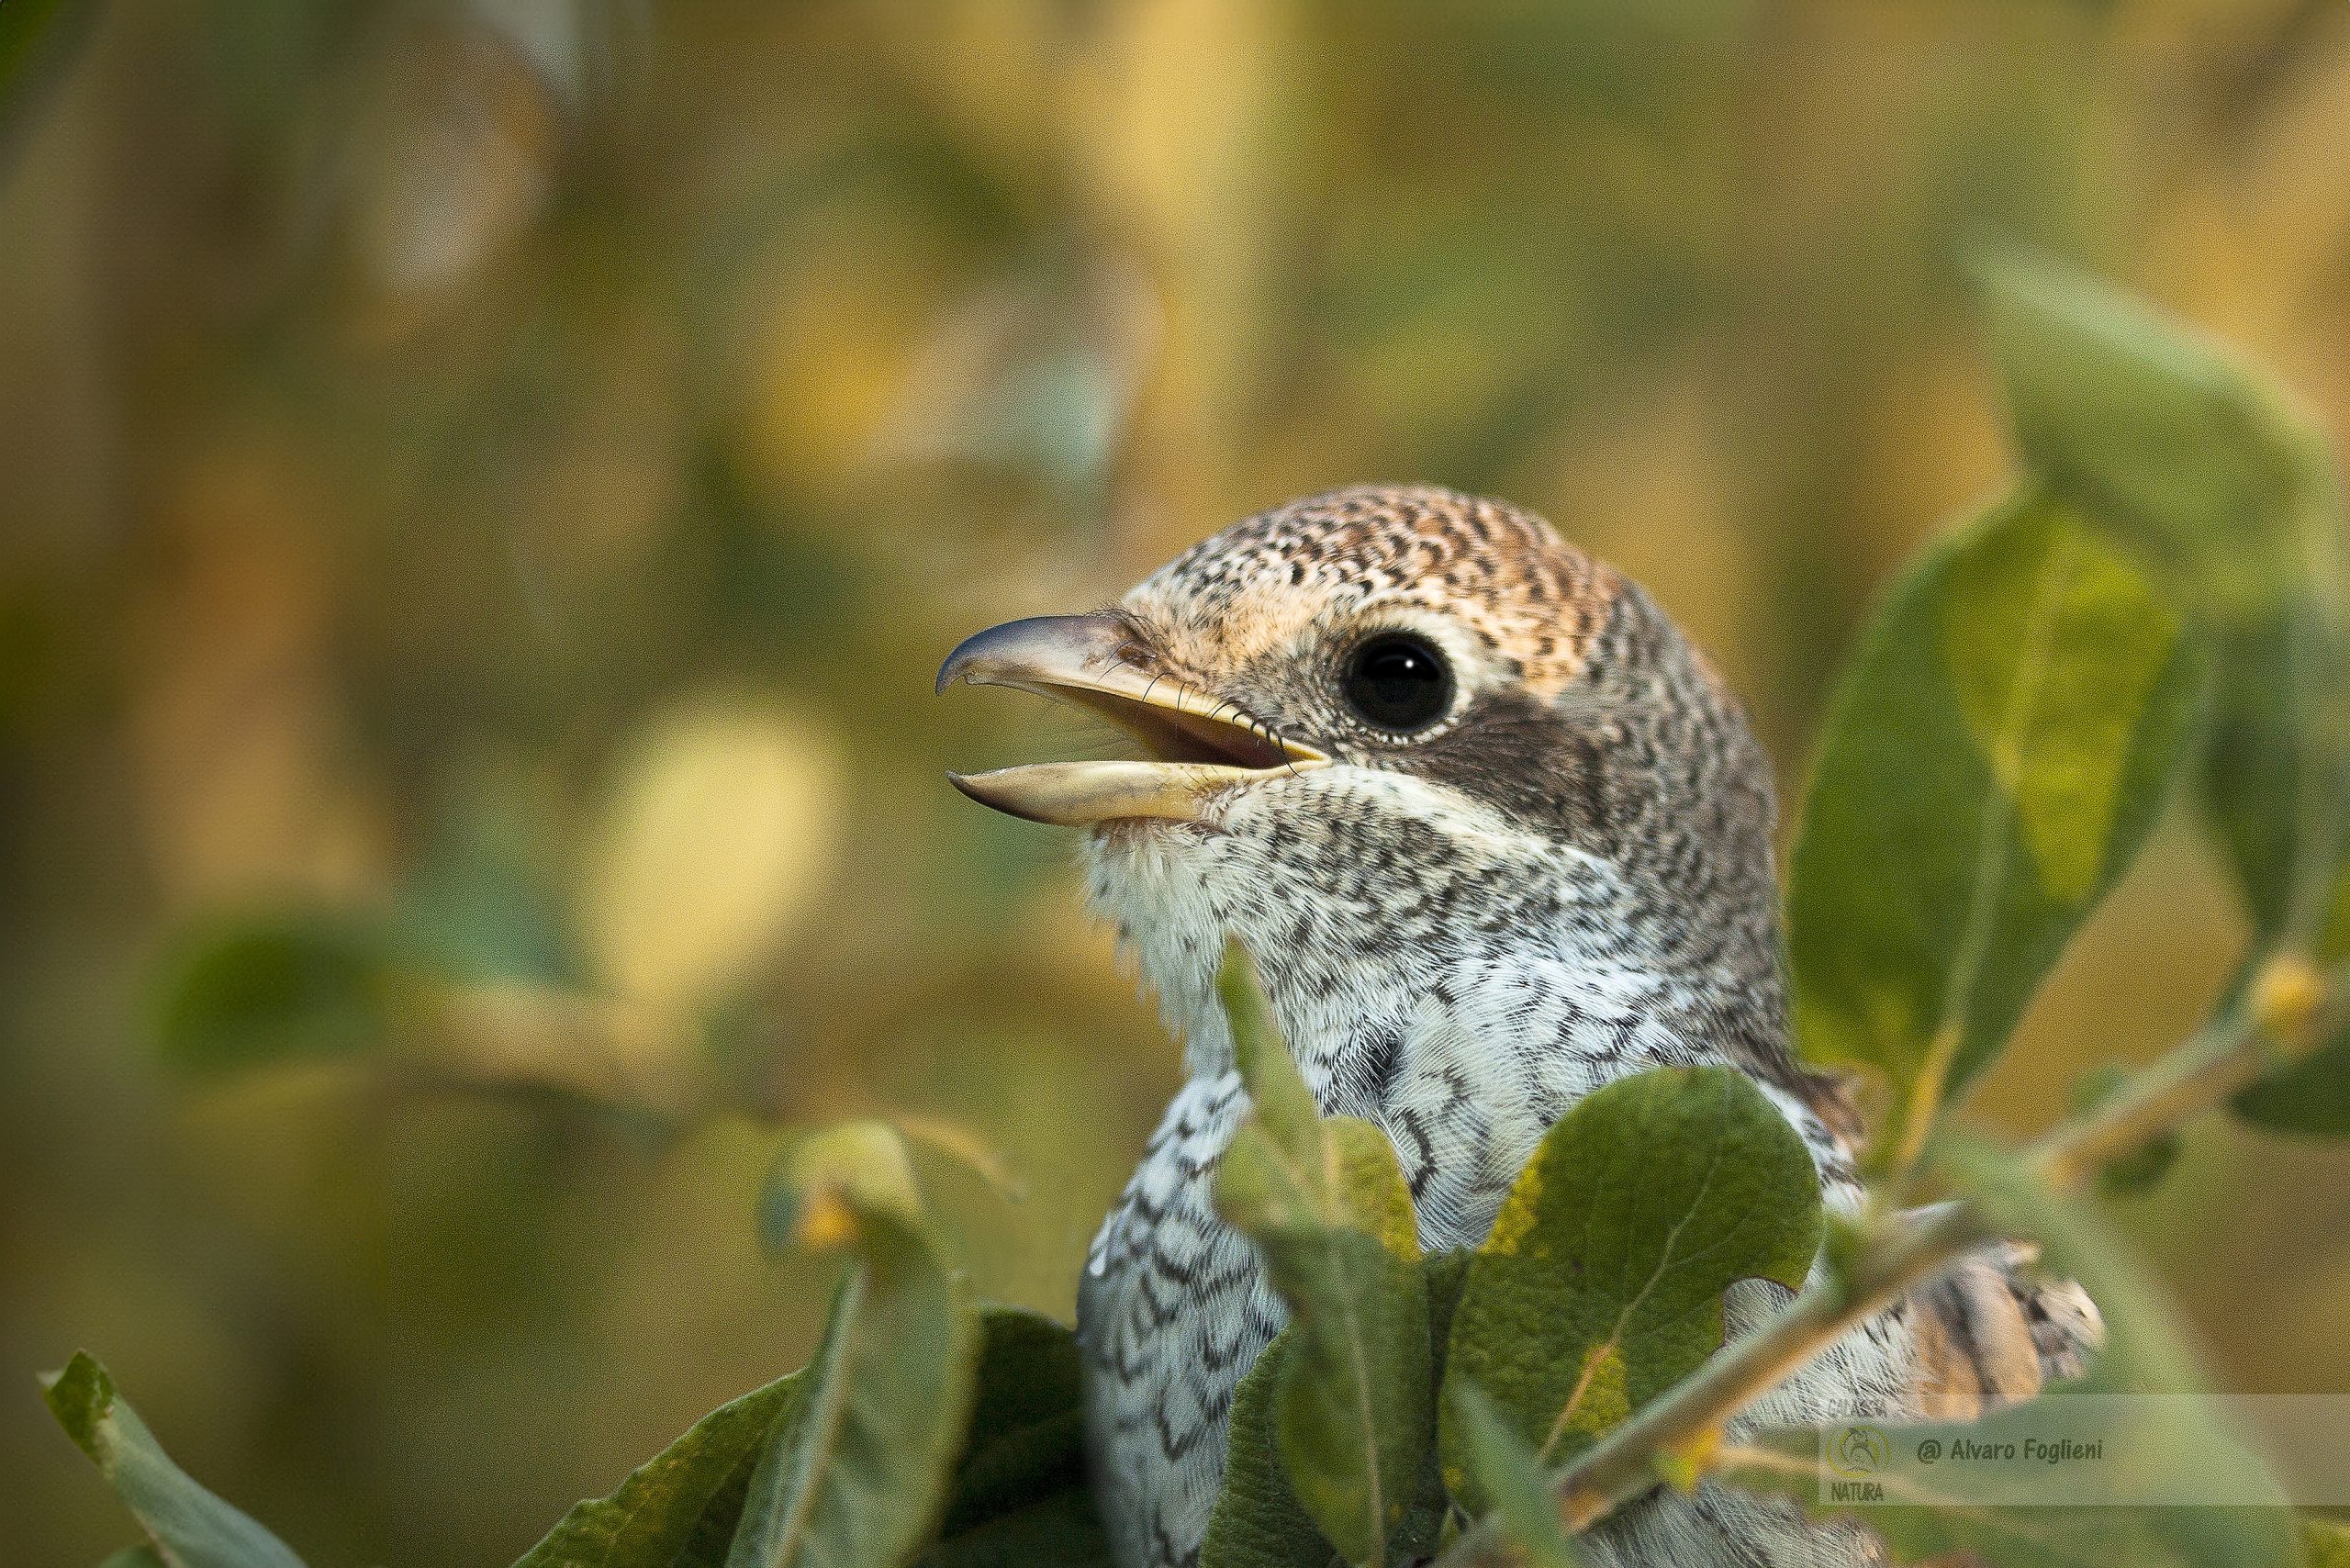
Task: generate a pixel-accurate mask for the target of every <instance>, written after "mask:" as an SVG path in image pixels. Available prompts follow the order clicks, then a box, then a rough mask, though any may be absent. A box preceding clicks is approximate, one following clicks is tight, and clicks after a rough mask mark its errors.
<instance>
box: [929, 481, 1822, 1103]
mask: <svg viewBox="0 0 2350 1568" xmlns="http://www.w3.org/2000/svg"><path fill="white" fill-rule="evenodd" d="M958 679H959V680H968V681H970V682H973V683H977V684H991V685H1002V686H1012V687H1017V688H1021V689H1026V690H1029V691H1032V692H1037V693H1041V694H1043V695H1045V696H1048V697H1052V698H1055V699H1057V700H1062V701H1066V702H1070V703H1075V704H1077V705H1080V706H1081V707H1084V708H1087V709H1091V710H1092V711H1095V712H1097V713H1099V714H1101V715H1102V716H1104V717H1106V718H1108V719H1109V720H1111V721H1112V722H1114V723H1116V724H1118V725H1120V726H1121V727H1123V728H1125V730H1127V731H1129V732H1130V733H1131V734H1133V735H1134V736H1135V737H1136V739H1138V740H1139V741H1140V742H1141V743H1142V745H1143V746H1144V747H1145V748H1146V749H1147V751H1148V753H1149V754H1150V755H1149V756H1148V757H1147V758H1146V759H1143V760H1126V761H1107V760H1104V761H1080V762H1049V763H1040V764H1035V765H1031V766H1027V767H1010V768H1004V769H1002V770H999V771H996V772H991V773H981V774H976V775H969V776H961V775H957V776H953V777H954V781H955V783H956V784H957V787H958V788H960V789H961V790H963V791H964V792H965V793H967V794H968V795H969V796H971V797H972V798H973V799H974V800H977V801H981V802H982V803H984V804H986V805H989V806H992V807H994V808H995V809H996V810H998V811H1002V812H1010V813H1012V814H1013V815H1016V816H1023V817H1027V818H1030V819H1032V820H1035V821H1038V822H1045V823H1060V824H1065V825H1069V826H1076V827H1081V828H1084V829H1086V830H1088V834H1089V844H1088V858H1089V862H1090V882H1091V892H1092V896H1093V899H1094V902H1095V903H1096V904H1097V906H1098V907H1099V908H1101V909H1102V911H1103V912H1104V913H1106V914H1108V915H1109V916H1110V917H1111V918H1112V919H1113V921H1115V922H1116V924H1117V926H1118V929H1119V932H1120V935H1121V936H1122V937H1123V938H1124V940H1125V943H1126V945H1127V946H1129V947H1130V948H1131V949H1132V950H1133V951H1134V952H1135V953H1136V955H1138V957H1139V958H1140V961H1141V963H1142V966H1143V968H1144V969H1145V971H1146V974H1147V977H1148V978H1149V980H1151V981H1152V982H1153V984H1154V985H1155V986H1156V987H1157V989H1158V991H1159V992H1160V995H1161V998H1162V1000H1163V1002H1165V1003H1166V1005H1167V1007H1168V1009H1169V1014H1170V1017H1171V1019H1172V1020H1173V1021H1174V1022H1175V1023H1176V1025H1177V1026H1178V1027H1179V1029H1181V1031H1182V1032H1183V1033H1184V1034H1185V1035H1186V1036H1187V1037H1188V1038H1189V1039H1190V1042H1191V1045H1192V1049H1193V1053H1194V1057H1195V1058H1206V1060H1207V1061H1208V1062H1209V1063H1210V1064H1211V1065H1212V1064H1213V1062H1214V1059H1216V1058H1218V1057H1219V1056H1220V1054H1221V1052H1222V1050H1223V1049H1224V1039H1223V1036H1222V1032H1221V1020H1220V1017H1218V1016H1217V1015H1216V1014H1215V1012H1214V1007H1213V1005H1212V1003H1211V1002H1210V1001H1209V998H1210V994H1211V991H1210V977H1211V972H1212V970H1213V968H1214V962H1215V958H1216V955H1217V954H1218V953H1219V952H1220V951H1221V949H1222V946H1223V943H1224V938H1225V935H1226V934H1227V933H1229V934H1231V935H1237V936H1238V937H1240V939H1241V940H1242V941H1243V942H1244V943H1245V944H1247V946H1248V947H1249V948H1250V950H1251V951H1252V952H1253V953H1254V954H1255V955H1256V957H1257V959H1258V964H1259V970H1260V971H1261V972H1262V973H1263V974H1264V976H1265V979H1266V983H1267V987H1268V990H1269V991H1270V994H1271V997H1272V1000H1273V1002H1274V1004H1275V1008H1276V1012H1277V1013H1278V1014H1280V1015H1281V1021H1282V1023H1283V1025H1284V1026H1285V1027H1286V1028H1288V1029H1289V1031H1290V1032H1291V1034H1292V1039H1293V1040H1294V1039H1295V1038H1296V1037H1297V1036H1298V1034H1299V1032H1300V1030H1301V1027H1303V1028H1304V1029H1305V1030H1306V1031H1307V1032H1309V1033H1311V1032H1314V1031H1315V1030H1316V1029H1322V1030H1324V1032H1326V1030H1327V1029H1331V1028H1335V1029H1338V1030H1339V1031H1341V1032H1342V1033H1343V1032H1346V1031H1348V1030H1359V1029H1360V1027H1361V1022H1360V1021H1361V1020H1362V1019H1364V1018H1366V1017H1374V1016H1377V1015H1379V1014H1381V1013H1382V1010H1384V1011H1387V1012H1393V1010H1394V1009H1396V1008H1398V1007H1404V1006H1408V1005H1410V1004H1411V999H1412V998H1413V997H1415V996H1418V995H1423V994H1425V993H1426V992H1427V988H1430V987H1459V986H1461V985H1464V984H1473V983H1474V981H1473V980H1465V979H1464V976H1465V975H1468V974H1470V973H1471V972H1472V971H1473V972H1474V973H1480V974H1483V973H1490V974H1492V975H1494V977H1496V979H1495V983H1497V984H1506V983H1508V981H1507V980H1506V979H1505V977H1506V976H1508V975H1509V974H1510V973H1511V972H1512V971H1516V972H1517V973H1518V974H1519V975H1520V976H1521V977H1523V975H1524V974H1526V973H1527V972H1529V966H1531V967H1533V968H1534V969H1539V967H1540V966H1542V965H1545V964H1553V965H1556V964H1566V965H1576V964H1580V965H1583V966H1585V967H1586V968H1588V967H1591V966H1600V967H1607V966H1615V967H1617V968H1619V969H1624V970H1625V971H1626V972H1628V973H1637V974H1639V975H1643V976H1648V977H1651V978H1653V977H1659V976H1662V977H1664V978H1665V979H1668V980H1673V981H1674V982H1675V983H1676V984H1677V985H1678V986H1679V987H1680V989H1681V990H1682V991H1684V993H1689V994H1690V995H1691V996H1692V997H1693V998H1694V999H1695V1001H1696V1002H1698V1003H1699V1004H1704V998H1705V997H1706V996H1716V995H1718V996H1722V997H1724V999H1725V1001H1726V1000H1727V998H1728V996H1729V994H1730V993H1735V994H1736V995H1737V997H1738V998H1739V999H1740V1002H1741V1005H1743V1006H1744V1007H1746V1008H1747V1009H1748V1010H1750V1011H1753V1012H1757V1013H1759V1015H1760V1016H1761V1018H1762V1021H1763V1025H1764V1027H1763V1029H1762V1033H1764V1034H1768V1035H1771V1036H1774V1038H1773V1039H1772V1040H1770V1041H1765V1042H1763V1043H1762V1044H1761V1045H1758V1047H1756V1048H1757V1049H1760V1050H1764V1051H1767V1052H1775V1051H1776V1049H1777V1047H1776V1045H1775V1033H1776V1031H1777V1029H1778V1026H1779V1025H1778V1022H1777V1014H1778V1006H1779V1003H1778V995H1779V990H1778V962H1777V935H1776V895H1775V891H1774V879H1773V873H1772V867H1771V847H1770V838H1771V828H1772V811H1773V807H1772V792H1771V782H1770V772H1769V767H1768V764H1767V761H1766V759H1765V758H1764V756H1763V755H1762V751H1761V749H1760V747H1759V746H1758V745H1756V743H1755V741H1754V739H1753V737H1752V735H1751V733H1750V731H1749V730H1748V728H1747V725H1746V723H1745V721H1744V719H1743V717H1742V716H1741V715H1740V711H1739V710H1738V706H1737V704H1736V703H1735V701H1734V700H1731V699H1730V698H1729V695H1728V694H1727V692H1726V691H1725V690H1724V689H1723V687H1722V686H1721V683H1720V682H1719V680H1718V678H1716V676H1715V675H1714V674H1713V672H1712V670H1711V669H1710V668H1709V667H1708V666H1707V664H1706V662H1705V661H1704V659H1703V658H1702V656H1701V655H1698V654H1697V653H1696V652H1695V649H1694V648H1692V647H1691V646H1690V644H1688V643H1687V642H1686V641H1685V640H1684V638H1683V637H1682V635H1681V634H1680V633H1679V632H1678V631H1677V630H1676V629H1675V628H1674V626H1673V623H1672V622H1670V621H1669V620H1668V619H1667V618H1666V617H1665V616H1664V614H1663V613H1662V611H1661V610H1658V608H1657V607H1656V605H1655V604H1654V602H1653V601H1652V600H1651V599H1650V598H1649V597H1648V595H1647V594H1646V593H1645V592H1644V591H1642V589H1641V588H1639V586H1638V585H1637V584H1635V583H1633V582H1631V581H1630V580H1629V579H1628V578H1626V577H1622V576H1620V575H1618V574H1617V572H1615V571H1614V570H1612V569H1611V568H1609V567H1608V566H1606V565H1604V564H1602V563H1600V562H1597V561H1595V560H1593V559H1592V558H1591V557H1589V556H1587V555H1585V554H1583V553H1582V552H1580V551H1578V550H1576V549H1575V548H1574V547H1572V545H1570V544H1568V543H1565V542H1564V541H1563V540H1561V538H1560V537H1559V536H1558V535H1557V534H1556V533H1555V532H1553V531H1552V530H1551V529H1550V525H1549V524H1547V523H1545V522H1544V521H1541V520H1540V519H1539V518H1536V517H1534V516H1531V515H1530V514H1528V513H1527V512H1524V511H1521V510H1517V509H1516V508H1513V507H1510V506H1507V505H1505V504H1503V503H1501V502H1497V501H1492V500H1484V499H1479V498H1471V497H1467V496H1462V495H1459V494H1455V493H1453V492H1451V491H1448V490H1442V489H1437V488H1432V487H1356V488H1349V489H1344V490H1337V491H1333V492H1330V493H1328V494H1326V495H1321V496H1315V497H1313V498H1308V499H1304V500H1301V501H1296V502H1292V504H1290V505H1288V506H1285V507H1281V508H1279V509H1277V510H1272V511H1269V512H1265V513H1261V514H1259V516H1256V517H1252V518H1249V519H1248V520H1246V521H1242V522H1239V523H1237V524H1235V525H1234V526H1233V527H1231V528H1229V529H1227V530H1225V532H1222V533H1219V534H1217V535H1215V536H1214V537H1213V538H1211V539H1208V540H1206V541H1204V542H1203V543H1200V544H1198V545H1196V546H1194V547H1193V548H1192V549H1191V550H1189V551H1187V552H1185V553H1184V554H1182V555H1181V556H1179V557H1178V558H1176V559H1175V560H1174V561H1172V562H1170V563H1169V564H1168V565H1167V566H1164V567H1162V568H1161V569H1160V570H1158V572H1156V573H1154V574H1153V575H1152V576H1151V577H1148V578H1147V580H1145V581H1144V582H1143V583H1142V584H1141V585H1140V586H1138V587H1137V588H1135V589H1133V590H1132V591H1131V592H1129V593H1128V594H1127V595H1126V596H1125V598H1124V599H1120V600H1119V601H1118V602H1117V603H1116V604H1115V605H1113V606H1112V607H1110V608H1108V609H1106V610H1098V611H1095V612H1093V613H1090V614H1083V615H1070V616H1047V617H1044V618H1040V619H1036V620H1030V621H1017V622H1011V623H1010V624H1008V625H1003V626H998V627H995V628H993V629H992V630H990V631H986V632H982V633H979V634H978V635H976V636H974V637H972V638H970V639H969V640H968V641H967V642H965V643H964V644H962V645H961V646H960V647H958V648H957V649H956V650H955V651H954V653H953V654H952V655H949V656H948V658H947V660H946V665H945V666H944V667H942V668H941V670H940V671H939V678H938V684H939V687H940V689H942V690H943V689H945V688H946V686H948V685H949V684H951V683H953V682H955V681H957V680H958ZM1692 988H1695V991H1692ZM1495 1004H1496V1005H1500V1004H1501V1003H1499V1002H1496V1003H1495ZM1324 1014H1326V1016H1322V1015H1324Z"/></svg>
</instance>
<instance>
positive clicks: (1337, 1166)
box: [1215, 946, 1434, 1563]
mask: <svg viewBox="0 0 2350 1568" xmlns="http://www.w3.org/2000/svg"><path fill="white" fill-rule="evenodd" d="M1218 983H1219V989H1220V991H1221V992H1222V994H1223V997H1224V999H1225V1009H1226V1015H1227V1017H1228V1018H1229V1019H1230V1021H1231V1025H1232V1031H1233V1041H1234V1047H1235V1056H1236V1059H1237V1062H1238V1064H1239V1067H1240V1072H1241V1078H1242V1081H1243V1082H1244V1083H1246V1084H1247V1086H1248V1092H1249V1097H1250V1101H1251V1104H1252V1106H1253V1107H1254V1109H1253V1112H1252V1114H1251V1115H1250V1117H1249V1119H1248V1121H1247V1122H1245V1123H1243V1124H1242V1126H1241V1127H1240V1129H1239V1130H1238V1131H1237V1133H1236V1134H1235V1135H1234V1137H1233V1139H1232V1142H1231V1145H1230V1146H1229V1147H1228V1148H1226V1149H1225V1153H1224V1158H1223V1160H1222V1162H1221V1164H1220V1165H1219V1166H1218V1168H1217V1170H1216V1177H1215V1201H1216V1207H1217V1208H1218V1210H1219V1211H1220V1212H1221V1213H1222V1214H1223V1215H1225V1218H1227V1219H1229V1220H1230V1221H1231V1222H1232V1223H1233V1224H1234V1225H1235V1226H1238V1227H1239V1228H1240V1229H1241V1230H1243V1231H1246V1232H1247V1233H1248V1237H1249V1238H1250V1239H1251V1240H1253V1241H1254V1242H1255V1243H1256V1244H1257V1248H1258V1250H1259V1252H1260V1253H1261V1254H1262V1255H1263V1257H1264V1261H1265V1272H1266V1277H1267V1278H1268V1279H1269V1280H1270V1282H1271V1283H1272V1286H1273V1289H1274V1290H1275V1291H1276V1292H1278V1293H1279V1294H1280V1295H1281V1299H1282V1301H1283V1302H1284V1303H1285V1304H1287V1305H1288V1307H1289V1309H1290V1315H1291V1318H1292V1327H1291V1329H1290V1331H1289V1336H1288V1338H1289V1340H1290V1344H1289V1348H1288V1350H1287V1351H1286V1353H1285V1354H1284V1356H1283V1358H1282V1361H1281V1372H1280V1376H1279V1381H1278V1383H1276V1384H1275V1386H1274V1388H1273V1391H1272V1428H1273V1433H1274V1439H1275V1442H1276V1444H1277V1446H1278V1449H1279V1451H1280V1456H1281V1464H1282V1467H1283V1469H1284V1470H1285V1472H1286V1474H1287V1478H1288V1481H1289V1483H1290V1484H1291V1485H1292V1487H1293V1488H1294V1491H1295V1495H1296V1497H1297V1498H1298V1500H1299V1502H1300V1503H1301V1504H1302V1505H1303V1506H1304V1509H1305V1510H1306V1512H1307V1513H1308V1514H1309V1515H1310V1516H1311V1517H1312V1518H1313V1519H1314V1520H1315V1523H1316V1524H1317V1525H1318V1526H1319V1527H1320V1529H1321V1533H1322V1534H1323V1535H1324V1536H1326V1537H1327V1538H1328V1540H1330V1542H1331V1543H1332V1544H1333V1545H1334V1546H1336V1547H1337V1549H1338V1551H1339V1552H1340V1553H1341V1554H1342V1555H1344V1556H1345V1557H1346V1559H1347V1560H1348V1562H1358V1563H1364V1562H1383V1561H1384V1560H1385V1555H1386V1551H1387V1542H1388V1540H1389V1537H1390V1536H1391V1535H1392V1534H1393V1531H1394V1530H1395V1529H1396V1527H1397V1526H1399V1525H1400V1524H1402V1523H1403V1521H1404V1515H1405V1514H1406V1512H1407V1511H1408V1510H1409V1508H1410V1506H1411V1504H1412V1501H1413V1496H1414V1493H1415V1490H1416V1485H1417V1482H1418V1479H1419V1473H1420V1467H1421V1462H1422V1460H1423V1459H1424V1457H1425V1456H1426V1454H1427V1445H1428V1439H1429V1437H1430V1433H1431V1429H1432V1428H1433V1426H1434V1413H1433V1411H1432V1409H1431V1403H1432V1400H1433V1398H1434V1393H1433V1386H1432V1383H1433V1373H1432V1362H1431V1357H1432V1350H1431V1346H1430V1342H1429V1335H1428V1301H1427V1278H1426V1275H1425V1274H1424V1272H1423V1271H1422V1270H1421V1267H1420V1250H1419V1239H1418V1227H1417V1224H1416V1221H1415V1219H1414V1217H1413V1212H1412V1199H1411V1193H1410V1191H1409V1189H1408V1188H1407V1187H1406V1186H1405V1184H1404V1172H1403V1170H1402V1169H1401V1167H1399V1166H1398V1165H1397V1163H1396V1160H1395V1151H1394V1148H1393V1145H1392V1144H1390V1143H1389V1142H1388V1139H1387V1135H1386V1134H1385V1133H1384V1132H1382V1131H1381V1130H1380V1129H1379V1128H1378V1127H1375V1126H1371V1124H1370V1123H1368V1122H1363V1121H1360V1120H1357V1119H1355V1118H1352V1117H1346V1116H1337V1117H1324V1116H1322V1115H1321V1114H1319V1113H1318V1111H1317V1109H1316V1107H1315V1103H1314V1098H1313V1095H1312V1093H1311V1092H1310V1091H1309V1090H1308V1089H1307V1087H1306V1085H1305V1083H1304V1079H1303V1078H1302V1077H1301V1076H1300V1075H1299V1073H1298V1070H1297V1066H1296V1063H1295V1062H1294V1061H1293V1060H1292V1058H1291V1057H1290V1054H1289V1048H1288V1047H1287V1046H1286V1045H1284V1044H1283V1043H1282V1041H1281V1036H1280V1035H1279V1033H1278V1031H1277V1030H1276V1029H1275V1028H1274V1026H1273V1022H1272V1018H1271V1014H1270V1010H1269V1009H1268V1008H1267V1007H1266V1006H1265V1004H1264V1002H1263V998H1262V995H1261V993H1260V992H1259V991H1258V988H1257V986H1256V983H1255V980H1254V977H1253V974H1252V973H1251V971H1250V969H1249V968H1248V959H1247V957H1246V955H1244V954H1242V953H1241V952H1240V951H1239V949H1238V948H1237V946H1236V947H1234V948H1233V949H1232V950H1231V951H1230V952H1228V953H1227V955H1226V957H1225V967H1224V971H1223V974H1222V975H1221V977H1220V978H1219V982H1218Z"/></svg>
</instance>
